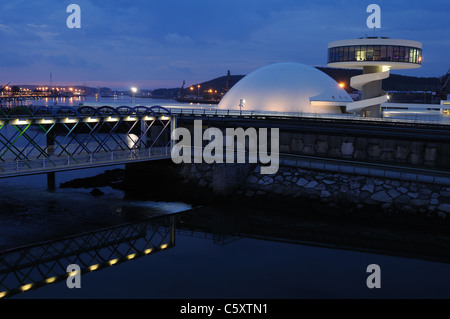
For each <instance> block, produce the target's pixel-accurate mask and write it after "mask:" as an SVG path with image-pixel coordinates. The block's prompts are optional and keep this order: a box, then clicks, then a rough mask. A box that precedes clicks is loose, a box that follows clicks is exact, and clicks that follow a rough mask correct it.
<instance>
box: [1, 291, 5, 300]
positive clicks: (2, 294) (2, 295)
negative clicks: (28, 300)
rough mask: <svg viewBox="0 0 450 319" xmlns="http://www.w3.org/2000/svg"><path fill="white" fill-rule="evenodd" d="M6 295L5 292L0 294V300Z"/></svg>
mask: <svg viewBox="0 0 450 319" xmlns="http://www.w3.org/2000/svg"><path fill="white" fill-rule="evenodd" d="M6 294H7V292H6V291H3V292H0V299H1V298H3V297H5V296H6Z"/></svg>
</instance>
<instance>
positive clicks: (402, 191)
mask: <svg viewBox="0 0 450 319" xmlns="http://www.w3.org/2000/svg"><path fill="white" fill-rule="evenodd" d="M397 190H398V191H399V192H401V193H403V194H406V193H407V192H408V189H407V188H405V187H399V188H397Z"/></svg>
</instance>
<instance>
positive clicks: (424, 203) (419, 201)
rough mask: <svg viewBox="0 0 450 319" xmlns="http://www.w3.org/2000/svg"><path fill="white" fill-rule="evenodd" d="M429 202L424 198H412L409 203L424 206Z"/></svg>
mask: <svg viewBox="0 0 450 319" xmlns="http://www.w3.org/2000/svg"><path fill="white" fill-rule="evenodd" d="M429 203H430V202H429V201H428V200H426V199H413V200H412V201H411V204H413V205H414V206H426V205H428V204H429Z"/></svg>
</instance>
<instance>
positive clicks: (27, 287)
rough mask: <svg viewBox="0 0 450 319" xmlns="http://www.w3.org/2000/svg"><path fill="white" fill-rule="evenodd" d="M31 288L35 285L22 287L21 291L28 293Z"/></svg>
mask: <svg viewBox="0 0 450 319" xmlns="http://www.w3.org/2000/svg"><path fill="white" fill-rule="evenodd" d="M31 287H33V284H28V285H25V286H22V288H21V290H22V291H27V290H30V289H31Z"/></svg>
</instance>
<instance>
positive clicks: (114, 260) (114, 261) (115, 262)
mask: <svg viewBox="0 0 450 319" xmlns="http://www.w3.org/2000/svg"><path fill="white" fill-rule="evenodd" d="M118 261H119V259H113V260H111V261H110V262H109V264H110V265H111V266H112V265H115V264H117V262H118Z"/></svg>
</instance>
